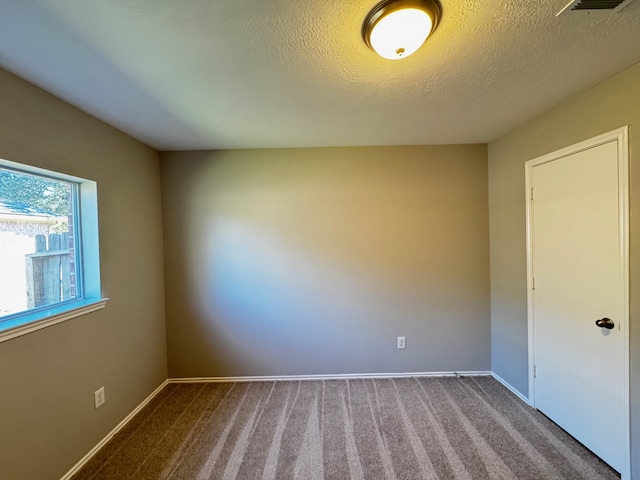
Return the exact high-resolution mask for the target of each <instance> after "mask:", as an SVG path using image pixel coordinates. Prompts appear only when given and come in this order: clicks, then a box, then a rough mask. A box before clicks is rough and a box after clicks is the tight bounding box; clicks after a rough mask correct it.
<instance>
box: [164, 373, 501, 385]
mask: <svg viewBox="0 0 640 480" xmlns="http://www.w3.org/2000/svg"><path fill="white" fill-rule="evenodd" d="M491 374H492V372H484V371H481V372H412V373H344V374H332V375H274V376H254V377H188V378H170V379H169V380H168V381H169V383H225V382H271V381H280V380H282V381H286V380H345V379H349V380H357V379H368V378H369V379H370V378H407V377H455V376H461V377H472V376H490V375H491Z"/></svg>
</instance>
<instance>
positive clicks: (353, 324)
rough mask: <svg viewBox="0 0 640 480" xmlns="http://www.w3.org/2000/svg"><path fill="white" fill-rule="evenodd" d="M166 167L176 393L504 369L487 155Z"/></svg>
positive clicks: (197, 159)
mask: <svg viewBox="0 0 640 480" xmlns="http://www.w3.org/2000/svg"><path fill="white" fill-rule="evenodd" d="M161 165H162V168H161V169H162V195H163V219H164V226H165V268H166V271H165V272H166V285H165V289H166V292H167V302H166V313H167V335H168V356H169V374H170V376H171V377H188V376H239V375H242V376H244V375H296V374H300V375H308V374H342V373H371V372H377V373H387V372H429V371H451V370H461V371H463V370H467V371H468V370H476V371H477V370H483V371H486V370H488V369H489V355H490V330H489V285H488V281H489V280H488V279H489V276H488V265H489V258H488V252H489V244H488V203H487V202H488V200H487V162H486V146H484V145H466V146H434V147H376V148H326V149H290V150H246V151H219V152H191V153H176V152H174V153H163V154H161ZM397 336H406V337H407V349H406V350H404V351H400V350H397V349H396V337H397Z"/></svg>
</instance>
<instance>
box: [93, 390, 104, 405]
mask: <svg viewBox="0 0 640 480" xmlns="http://www.w3.org/2000/svg"><path fill="white" fill-rule="evenodd" d="M93 395H94V400H95V404H96V410H97V409H98V408H100V407H101V406H102V405H104V402H106V401H107V398H106V397H105V396H104V387H100V388H99V389H98V390H96V391H95V392H94V394H93Z"/></svg>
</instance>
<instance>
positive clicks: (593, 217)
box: [528, 130, 629, 472]
mask: <svg viewBox="0 0 640 480" xmlns="http://www.w3.org/2000/svg"><path fill="white" fill-rule="evenodd" d="M625 133H626V130H625ZM625 139H626V136H625ZM620 151H621V150H620V149H619V140H618V139H613V140H610V141H607V142H606V143H600V144H598V145H597V146H593V147H591V148H587V149H582V150H581V151H578V152H576V153H571V154H561V156H560V157H559V158H553V156H546V158H543V159H542V160H541V159H538V160H534V161H532V162H531V164H530V165H528V168H529V175H528V180H529V182H528V183H529V186H530V188H531V190H530V192H529V193H530V205H529V241H530V275H531V277H530V287H531V291H530V292H529V293H530V295H529V299H530V316H531V315H532V316H533V318H532V321H533V350H534V355H533V357H534V358H533V361H534V380H533V382H534V385H533V392H534V405H535V407H536V408H537V409H538V410H540V411H541V412H543V413H544V414H545V415H547V416H548V417H549V418H551V419H552V420H553V421H555V422H556V423H557V424H558V425H560V426H561V427H563V428H564V429H565V430H566V431H568V432H569V433H570V434H571V435H572V436H574V437H575V438H576V439H577V440H579V441H580V442H581V443H583V444H584V445H585V446H586V447H587V448H589V449H590V450H591V451H593V452H594V453H595V454H596V455H598V456H599V457H600V458H602V459H603V460H604V461H605V462H607V463H608V464H609V465H611V466H612V467H613V468H614V469H616V470H617V471H618V472H626V471H627V465H628V461H629V458H628V457H629V447H628V433H627V432H628V419H629V416H628V392H625V389H628V380H627V378H626V376H628V373H627V372H628V367H627V366H626V365H627V362H628V357H627V355H628V353H627V345H626V342H627V340H626V338H627V336H626V332H627V328H628V327H627V325H626V322H627V318H626V317H627V315H628V313H627V307H626V303H627V294H626V289H627V280H626V276H627V273H626V272H627V266H626V263H627V255H626V248H627V247H626V238H625V237H626V220H624V218H625V215H626V187H625V186H624V180H626V167H625V166H624V165H623V163H622V162H626V155H620ZM607 319H610V320H607ZM530 320H531V319H530ZM596 321H599V322H598V324H596ZM598 325H601V326H598ZM607 326H609V327H611V326H613V328H607Z"/></svg>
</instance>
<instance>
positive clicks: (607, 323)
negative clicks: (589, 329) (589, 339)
mask: <svg viewBox="0 0 640 480" xmlns="http://www.w3.org/2000/svg"><path fill="white" fill-rule="evenodd" d="M596 325H597V326H599V327H600V328H606V329H607V330H612V329H613V327H615V326H616V324H615V323H613V320H611V319H610V318H607V317H604V318H601V319H600V320H596Z"/></svg>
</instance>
